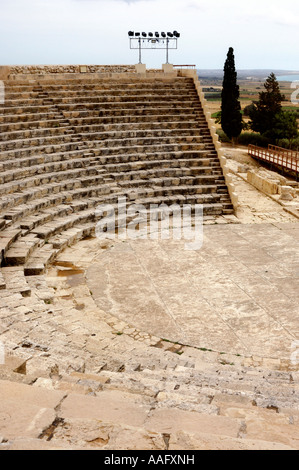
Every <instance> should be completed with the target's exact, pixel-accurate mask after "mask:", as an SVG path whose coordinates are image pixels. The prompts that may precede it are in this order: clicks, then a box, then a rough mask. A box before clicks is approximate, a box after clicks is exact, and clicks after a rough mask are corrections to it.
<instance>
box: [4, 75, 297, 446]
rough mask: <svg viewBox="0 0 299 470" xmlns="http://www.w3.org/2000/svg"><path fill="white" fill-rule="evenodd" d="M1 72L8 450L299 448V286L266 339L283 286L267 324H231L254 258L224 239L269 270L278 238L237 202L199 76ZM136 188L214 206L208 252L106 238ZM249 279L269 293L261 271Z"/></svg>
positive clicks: (244, 319)
mask: <svg viewBox="0 0 299 470" xmlns="http://www.w3.org/2000/svg"><path fill="white" fill-rule="evenodd" d="M0 74H1V75H0V78H1V79H2V80H3V83H4V86H5V101H4V103H2V104H1V105H0V156H1V159H0V166H1V173H0V179H1V186H0V191H1V194H0V204H1V207H0V210H1V213H0V229H1V231H0V246H1V270H0V289H1V290H0V342H1V343H0V346H1V348H2V349H1V350H0V353H1V354H2V356H3V357H2V359H3V360H2V363H3V364H2V365H0V379H1V380H0V390H1V400H0V449H1V450H19V449H36V450H39V449H42V450H46V449H97V450H136V449H139V450H201V449H215V450H217V449H232V450H239V449H244V450H246V449H249V450H251V449H257V450H268V449H273V450H278V449H283V450H287V449H298V442H299V408H298V372H297V370H298V362H297V361H294V360H293V361H292V360H291V358H290V354H289V352H290V351H289V349H290V345H291V342H292V341H291V340H292V338H293V340H294V341H295V339H296V333H297V331H298V322H297V316H298V300H296V291H295V289H294V291H293V293H294V299H295V300H294V303H292V299H291V298H289V299H287V301H288V302H289V312H291V314H290V316H289V318H288V319H287V318H286V317H287V315H286V306H287V302H286V301H285V310H282V309H277V310H272V311H271V312H272V313H271V315H272V316H271V321H269V324H268V325H267V329H265V328H266V325H265V323H263V321H262V320H261V318H262V315H263V313H262V309H264V310H263V312H265V311H266V309H267V304H268V303H271V301H273V295H276V296H277V292H278V291H275V293H273V291H271V289H270V290H269V292H268V297H267V299H266V301H265V299H263V301H264V302H265V304H263V302H262V300H261V301H260V302H258V299H257V298H256V299H255V300H254V302H255V304H254V305H255V306H257V305H258V308H256V310H255V312H256V314H255V315H256V316H254V315H253V314H252V313H251V314H249V313H248V312H247V313H246V312H245V313H244V311H243V314H242V310H240V317H239V318H235V317H234V322H233V324H232V323H231V324H230V323H229V321H228V322H222V321H221V320H220V319H221V314H222V312H221V311H220V310H221V309H222V308H224V307H225V308H227V306H228V304H227V303H226V304H225V305H224V304H223V303H221V302H223V299H224V300H225V301H226V302H229V301H230V302H231V301H232V300H234V301H235V302H238V305H239V306H240V302H242V301H243V302H245V300H244V299H243V298H242V295H241V294H240V295H241V298H240V297H239V294H238V298H236V294H235V292H234V291H233V290H231V286H232V284H233V278H232V277H230V276H233V270H234V267H235V266H236V263H237V261H236V259H233V260H232V258H230V257H229V256H228V255H229V253H228V252H226V251H225V249H224V248H221V247H220V241H221V243H225V244H226V245H225V247H226V249H228V248H231V249H237V247H239V248H240V247H241V248H242V249H243V252H242V256H246V257H249V258H250V257H251V256H252V259H251V262H252V263H254V262H255V263H257V262H258V261H257V256H258V253H257V252H256V251H255V250H256V247H255V246H254V244H253V243H252V244H251V245H250V246H251V249H252V251H251V252H250V253H248V246H249V244H248V240H249V238H248V237H249V236H251V237H253V236H255V237H257V238H255V240H256V239H258V240H260V241H261V240H262V237H261V232H260V230H259V228H258V227H255V226H252V225H251V226H250V227H246V226H244V225H242V224H239V222H238V219H237V218H236V217H235V215H234V208H235V207H236V205H237V196H236V193H235V190H234V187H233V185H232V181H231V178H230V175H229V174H228V170H227V167H226V162H225V158H224V157H223V151H222V150H221V146H220V144H219V143H218V139H217V137H216V134H215V129H214V127H213V124H212V122H211V120H210V115H209V113H208V112H207V111H206V108H205V100H204V97H203V94H202V91H201V88H200V84H199V82H198V80H197V77H196V74H195V72H193V71H190V70H180V71H174V72H172V73H168V74H163V73H161V72H159V71H148V72H147V73H146V74H144V75H143V74H138V73H136V71H135V68H134V67H129V66H128V67H123V66H119V67H100V66H97V67H82V68H80V67H75V66H71V67H6V68H4V67H3V68H0ZM119 196H122V197H124V196H125V197H126V198H127V199H128V200H129V201H130V202H138V203H141V204H143V205H144V206H145V207H146V208H150V206H151V204H161V203H166V204H172V203H176V204H177V203H178V204H187V203H188V204H202V205H203V208H204V220H205V223H206V224H207V225H206V230H207V232H206V233H207V237H208V241H209V242H210V244H207V248H206V251H203V252H201V254H199V255H194V254H192V253H189V252H186V251H184V250H183V248H182V245H180V243H179V242H165V241H164V242H163V245H161V244H162V242H160V245H159V243H158V242H157V241H153V242H152V244H150V242H146V241H144V240H139V241H138V240H136V241H135V242H126V241H120V242H115V243H114V242H113V241H111V240H106V241H105V240H104V241H103V240H98V239H97V238H95V227H96V223H97V220H98V215H97V211H96V208H97V206H98V205H99V204H101V203H103V204H107V203H109V204H112V205H116V204H117V201H118V198H119ZM214 223H217V224H216V225H213V224H214ZM288 229H289V227H285V228H282V227H274V226H271V227H270V226H268V225H267V227H266V228H265V230H266V231H267V234H268V236H269V238H268V241H267V244H266V245H265V246H264V249H266V248H267V247H268V246H270V248H272V249H273V250H274V249H276V250H277V252H278V254H277V256H279V255H280V254H281V252H280V251H279V249H280V243H283V242H286V240H287V239H292V240H293V245H292V247H291V249H289V250H287V251H286V252H285V253H286V254H287V255H289V257H290V258H289V259H290V264H289V267H288V269H290V267H292V268H293V269H294V271H293V272H294V273H295V272H297V274H294V277H296V276H297V278H298V260H297V261H296V259H294V258H292V256H293V255H294V253H295V254H296V253H298V246H296V243H295V238H294V237H295V235H297V234H298V225H296V227H295V229H294V228H293V227H292V230H293V232H292V234H293V238H291V235H290V233H291V231H292V230H289V231H288ZM259 235H260V237H259ZM240 236H242V237H243V238H242V240H241V239H240V238H239V237H240ZM271 236H273V238H272V239H271ZM276 236H277V238H276ZM246 237H247V238H246ZM279 237H280V238H279ZM240 240H241V241H240ZM246 240H247V241H246ZM269 240H270V241H269ZM271 240H272V241H271ZM232 245H234V246H232ZM159 250H160V251H159ZM213 250H216V251H215V252H213ZM217 250H218V251H217ZM223 250H224V251H223ZM292 250H293V251H292ZM296 250H297V251H296ZM162 251H163V255H162ZM132 253H133V254H136V253H137V254H138V259H137V256H136V257H135V258H134V260H133V255H132ZM159 253H160V254H159ZM215 253H216V257H215V258H213V260H212V261H211V263H210V264H209V265H207V264H205V263H207V260H208V259H209V260H211V259H212V258H211V256H212V254H215ZM194 256H198V258H194ZM200 256H201V257H200ZM240 256H241V255H240ZM281 256H282V254H281ZM254 257H256V258H254ZM220 258H221V261H222V262H223V261H224V262H225V265H226V271H224V270H223V265H222V264H221V266H220ZM140 259H142V260H143V265H142V266H141V264H142V263H141V264H140V263H139V264H138V262H137V261H140ZM240 259H241V258H240ZM272 259H273V258H272ZM136 260H137V261H136ZM278 261H279V260H278ZM261 263H262V264H261V265H260V264H259V265H258V266H259V269H264V272H266V273H268V271H265V268H263V266H264V264H263V263H266V261H264V260H262V261H261ZM292 263H293V264H292ZM296 263H297V264H296ZM255 266H257V264H255ZM141 267H142V269H141ZM243 268H244V265H243ZM216 269H217V272H216ZM296 269H297V271H295V270H296ZM174 271H175V273H176V275H177V277H176V278H175V277H174V278H172V277H171V275H172V274H173V273H174ZM149 273H151V277H149V276H150V275H149ZM171 273H172V274H171ZM236 275H237V276H240V277H241V278H242V279H243V281H244V286H245V284H246V282H245V281H246V280H247V278H250V279H249V280H250V281H252V284H251V292H253V290H254V289H253V288H255V289H256V291H258V292H259V294H260V290H261V287H264V286H259V285H258V283H257V282H256V283H255V284H254V283H253V271H251V272H250V275H249V274H248V272H247V271H245V270H244V269H243V271H242V272H240V273H237V274H236ZM192 276H193V277H192ZM242 276H243V277H242ZM194 277H196V278H197V279H199V278H200V279H201V282H200V287H201V291H200V292H201V293H200V294H199V293H198V294H196V300H194V302H199V300H200V299H202V301H200V302H199V303H196V305H195V304H194V303H192V302H193V301H191V300H190V296H191V291H192V292H194V289H192V290H191V289H190V291H189V290H188V286H187V281H188V282H189V281H190V282H191V280H192V281H194ZM276 277H278V276H276ZM182 278H184V280H185V281H186V282H185V285H180V280H182ZM274 278H275V276H274ZM149 279H150V282H149V284H151V290H150V288H148V286H147V281H148V280H149ZM275 279H276V278H275ZM207 280H209V281H210V285H208V284H207ZM155 281H156V284H155ZM163 281H165V283H164V284H163ZM157 283H158V284H157ZM269 285H270V284H269ZM246 286H247V284H246ZM246 286H245V287H246ZM245 287H244V289H245ZM197 288H199V286H197ZM259 288H260V290H259ZM159 289H161V292H162V290H163V293H164V294H163V295H164V296H162V295H161V292H160V294H159V293H158V292H157V291H158V290H159ZM209 289H210V290H209ZM211 289H212V290H211ZM244 289H243V295H245V294H244ZM204 290H206V294H205V293H204ZM189 292H190V295H189ZM198 292H199V291H198ZM240 292H241V290H240ZM246 292H247V291H246ZM248 292H249V291H248ZM248 292H247V293H248ZM252 295H254V294H252ZM281 295H283V294H281ZM154 296H156V297H154ZM234 296H235V297H234ZM210 298H211V299H212V300H213V301H214V302H209V299H210ZM155 299H158V300H155ZM198 299H199V300H198ZM279 300H281V299H276V302H279ZM169 301H173V304H172V307H170V306H169V304H168V303H167V302H169ZM220 301H221V302H220ZM219 302H220V303H219ZM252 302H253V301H252ZM178 305H179V306H180V309H177V310H176V308H175V307H176V306H178ZM194 305H195V307H194ZM203 305H205V308H204V307H203ZM246 305H248V303H247V304H246ZM296 306H297V310H296ZM208 307H209V308H208ZM201 308H202V311H201ZM253 310H254V309H253ZM165 312H166V313H168V314H169V315H168V316H167V315H166V314H165ZM176 312H177V316H176ZM196 312H197V313H196ZM275 312H277V316H276V317H275V315H276V313H275ZM164 314H165V318H164V320H163V321H162V317H163V315H164ZM201 315H202V317H201ZM252 315H253V316H252ZM166 317H167V318H166ZM267 318H268V317H267ZM269 318H270V315H269ZM185 320H186V325H187V323H188V322H189V323H188V326H186V325H185ZM296 322H297V331H296ZM249 323H250V326H248V324H249ZM244 325H246V328H247V330H246V328H245V329H244ZM242 328H243V330H242ZM250 328H251V329H250ZM249 329H250V333H248V331H249ZM262 332H263V334H264V336H262V340H260V339H258V338H260V337H259V334H260V333H262ZM242 335H243V336H242ZM270 337H271V341H270V339H269V338H270ZM255 340H256V341H255ZM289 340H290V344H286V342H287V341H289ZM246 341H248V342H246ZM249 341H251V343H250V344H249ZM294 344H295V345H296V343H294ZM293 352H294V353H295V354H294V355H293V359H294V357H295V358H296V351H293Z"/></svg>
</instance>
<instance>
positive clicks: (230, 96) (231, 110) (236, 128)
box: [221, 47, 243, 139]
mask: <svg viewBox="0 0 299 470" xmlns="http://www.w3.org/2000/svg"><path fill="white" fill-rule="evenodd" d="M239 97H240V89H239V86H238V85H237V72H236V68H235V57H234V49H233V48H232V47H230V48H229V51H228V54H227V59H226V62H225V65H224V78H223V88H222V95H221V98H222V104H221V127H222V130H223V131H224V132H225V134H226V135H227V137H229V139H234V138H236V137H239V135H240V134H241V132H242V128H243V122H242V113H241V104H240V101H239Z"/></svg>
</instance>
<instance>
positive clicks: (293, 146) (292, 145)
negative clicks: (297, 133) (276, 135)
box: [277, 137, 299, 152]
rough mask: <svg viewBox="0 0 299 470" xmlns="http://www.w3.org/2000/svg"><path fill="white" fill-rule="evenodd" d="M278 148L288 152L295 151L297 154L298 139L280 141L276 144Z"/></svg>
mask: <svg viewBox="0 0 299 470" xmlns="http://www.w3.org/2000/svg"><path fill="white" fill-rule="evenodd" d="M277 145H278V147H282V148H284V149H288V150H295V151H296V152H299V137H297V139H293V140H289V139H280V140H279V141H278V142H277Z"/></svg>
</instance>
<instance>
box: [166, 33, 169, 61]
mask: <svg viewBox="0 0 299 470" xmlns="http://www.w3.org/2000/svg"><path fill="white" fill-rule="evenodd" d="M168 46H169V39H168V38H167V41H166V64H169V62H168V59H169V57H168Z"/></svg>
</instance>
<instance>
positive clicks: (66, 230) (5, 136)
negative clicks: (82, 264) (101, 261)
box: [0, 79, 232, 275]
mask: <svg viewBox="0 0 299 470" xmlns="http://www.w3.org/2000/svg"><path fill="white" fill-rule="evenodd" d="M1 111H2V112H3V114H2V115H1V114H0V130H1V131H2V137H1V140H0V168H1V170H2V171H1V175H0V181H1V183H2V184H1V190H0V220H2V221H3V222H2V224H3V228H5V230H6V233H7V234H8V233H9V232H8V231H10V232H11V233H13V236H12V237H11V238H9V236H8V238H3V240H5V242H4V245H3V246H4V248H3V250H2V264H3V265H4V266H17V267H19V266H23V267H24V270H25V274H27V275H34V274H39V273H42V272H44V271H45V269H46V268H47V266H49V264H50V263H51V262H52V261H53V260H54V259H55V256H57V254H58V253H59V252H60V250H61V249H63V247H65V246H66V245H67V244H69V243H72V241H74V240H78V237H79V238H80V237H84V236H86V234H93V233H94V230H95V224H96V221H97V215H96V208H97V206H98V205H99V204H105V203H110V204H113V205H115V207H116V208H117V200H118V199H117V198H118V196H126V197H127V198H128V200H129V201H131V202H134V201H136V202H138V203H142V204H144V205H145V206H146V207H147V208H148V209H150V207H151V204H157V203H158V204H159V203H164V202H166V203H179V204H182V203H186V204H187V203H190V204H195V203H201V204H203V206H204V213H205V215H210V214H212V215H213V214H214V215H221V214H225V213H231V212H232V206H231V203H230V199H229V196H228V193H227V189H226V186H225V182H224V178H223V175H222V170H221V168H220V163H219V160H218V157H217V153H216V151H215V148H214V145H213V142H212V139H211V136H210V134H209V130H208V128H207V125H206V121H205V118H204V115H203V111H202V109H201V106H200V103H199V100H198V98H197V95H196V91H195V87H194V84H193V82H192V81H190V80H188V79H177V80H175V81H169V82H164V81H162V80H158V81H155V82H151V81H135V82H134V83H133V84H132V83H131V84H130V83H128V82H119V81H111V82H109V81H102V82H100V83H99V82H96V81H94V82H91V83H84V80H81V81H80V80H69V81H68V82H67V83H63V82H61V83H57V84H55V85H53V82H49V83H47V82H46V81H45V82H43V84H42V85H36V84H34V83H32V84H29V83H27V84H21V83H17V82H14V83H13V82H12V83H7V84H6V102H5V105H4V106H3V107H1ZM14 234H17V235H14ZM60 237H61V240H62V242H60Z"/></svg>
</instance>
